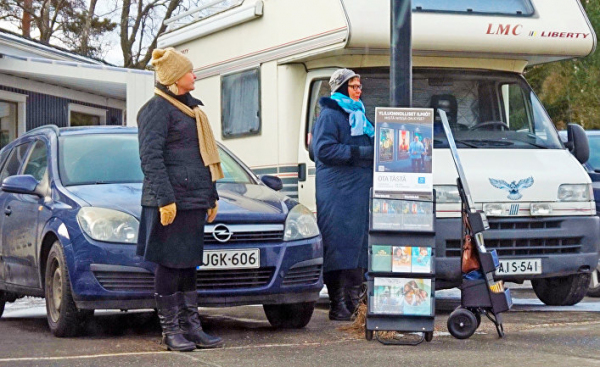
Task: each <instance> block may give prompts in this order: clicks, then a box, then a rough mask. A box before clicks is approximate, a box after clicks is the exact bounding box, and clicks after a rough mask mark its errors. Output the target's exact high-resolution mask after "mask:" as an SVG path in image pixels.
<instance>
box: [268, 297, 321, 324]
mask: <svg viewBox="0 0 600 367" xmlns="http://www.w3.org/2000/svg"><path fill="white" fill-rule="evenodd" d="M263 309H264V310H265V315H267V319H268V320H269V322H270V323H271V326H273V327H275V328H283V329H301V328H303V327H305V326H306V325H307V324H308V323H309V321H310V318H311V317H312V314H313V311H314V310H315V302H304V303H292V304H283V305H263Z"/></svg>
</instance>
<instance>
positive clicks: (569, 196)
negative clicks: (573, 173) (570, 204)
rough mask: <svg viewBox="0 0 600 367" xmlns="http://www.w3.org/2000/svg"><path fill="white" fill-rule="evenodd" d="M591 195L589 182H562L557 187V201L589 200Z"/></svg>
mask: <svg viewBox="0 0 600 367" xmlns="http://www.w3.org/2000/svg"><path fill="white" fill-rule="evenodd" d="M592 197H593V192H592V185H590V184H564V185H560V186H559V187H558V201H590V200H591V199H592Z"/></svg>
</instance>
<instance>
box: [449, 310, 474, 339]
mask: <svg viewBox="0 0 600 367" xmlns="http://www.w3.org/2000/svg"><path fill="white" fill-rule="evenodd" d="M475 330H477V318H476V317H475V315H474V314H473V312H471V311H469V310H467V309H466V308H459V309H457V310H454V311H453V312H452V313H451V314H450V317H448V331H449V332H450V334H451V335H452V336H453V337H455V338H456V339H467V338H469V337H470V336H471V335H473V333H474V332H475Z"/></svg>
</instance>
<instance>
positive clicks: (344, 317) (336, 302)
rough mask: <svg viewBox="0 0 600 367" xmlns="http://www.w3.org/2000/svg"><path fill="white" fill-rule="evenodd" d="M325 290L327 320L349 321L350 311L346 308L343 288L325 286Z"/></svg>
mask: <svg viewBox="0 0 600 367" xmlns="http://www.w3.org/2000/svg"><path fill="white" fill-rule="evenodd" d="M327 292H329V305H330V307H329V320H334V321H350V320H351V318H352V313H350V311H348V308H346V301H345V299H344V298H345V297H344V288H342V287H336V286H332V287H331V288H330V287H329V286H327Z"/></svg>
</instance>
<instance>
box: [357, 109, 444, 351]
mask: <svg viewBox="0 0 600 367" xmlns="http://www.w3.org/2000/svg"><path fill="white" fill-rule="evenodd" d="M375 116H376V118H375V131H376V135H375V142H376V143H375V165H374V185H373V190H372V192H371V206H370V213H371V215H370V231H369V269H368V274H367V284H368V293H367V314H366V325H365V337H366V339H367V340H372V339H373V336H375V337H376V338H377V340H379V341H380V342H382V343H384V344H400V345H406V344H409V345H416V344H420V343H421V342H423V340H426V341H431V340H432V338H433V326H434V316H435V297H434V292H435V231H434V220H435V203H434V195H433V185H432V161H431V151H432V146H433V141H432V137H433V110H431V109H417V108H377V109H376V112H375ZM379 331H399V332H409V333H410V332H417V333H421V338H420V339H419V340H416V341H414V340H393V341H387V340H382V339H381V338H379V335H378V332H379Z"/></svg>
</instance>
